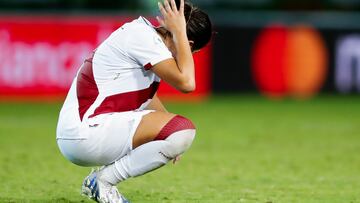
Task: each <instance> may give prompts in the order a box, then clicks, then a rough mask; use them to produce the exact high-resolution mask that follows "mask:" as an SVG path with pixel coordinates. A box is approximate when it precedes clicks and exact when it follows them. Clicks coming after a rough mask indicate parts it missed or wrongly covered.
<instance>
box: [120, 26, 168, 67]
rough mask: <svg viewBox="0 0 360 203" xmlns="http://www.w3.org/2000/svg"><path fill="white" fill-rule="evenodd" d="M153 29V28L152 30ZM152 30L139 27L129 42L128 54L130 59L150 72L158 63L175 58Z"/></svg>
mask: <svg viewBox="0 0 360 203" xmlns="http://www.w3.org/2000/svg"><path fill="white" fill-rule="evenodd" d="M151 29H152V28H151ZM151 29H150V28H148V27H146V26H144V27H141V26H139V27H138V28H136V29H134V30H133V34H132V35H131V36H130V37H129V39H128V41H127V52H128V54H129V56H130V57H132V58H133V59H135V60H136V61H137V62H138V63H139V64H141V65H142V66H143V67H144V68H145V70H150V69H151V68H152V67H153V66H154V65H156V64H157V63H159V62H161V61H164V60H166V59H170V58H173V57H172V54H171V52H170V51H169V49H168V48H167V47H166V46H165V44H164V42H163V41H162V39H161V37H160V36H159V35H158V34H157V33H156V32H155V31H154V30H151Z"/></svg>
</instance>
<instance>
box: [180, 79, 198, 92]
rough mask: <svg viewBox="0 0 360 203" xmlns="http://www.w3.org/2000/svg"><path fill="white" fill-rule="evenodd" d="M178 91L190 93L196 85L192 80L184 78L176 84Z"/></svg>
mask: <svg viewBox="0 0 360 203" xmlns="http://www.w3.org/2000/svg"><path fill="white" fill-rule="evenodd" d="M178 89H179V91H181V92H182V93H186V94H187V93H191V92H193V91H195V89H196V85H195V81H194V80H186V81H183V82H181V84H180V85H179V86H178Z"/></svg>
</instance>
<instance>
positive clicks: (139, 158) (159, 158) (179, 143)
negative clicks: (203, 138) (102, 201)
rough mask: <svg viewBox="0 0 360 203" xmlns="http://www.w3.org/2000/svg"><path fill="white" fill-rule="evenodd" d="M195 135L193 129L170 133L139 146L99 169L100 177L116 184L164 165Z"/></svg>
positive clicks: (188, 144) (184, 147)
mask: <svg viewBox="0 0 360 203" xmlns="http://www.w3.org/2000/svg"><path fill="white" fill-rule="evenodd" d="M194 137H195V130H194V129H186V130H181V131H178V132H175V133H173V134H171V135H170V136H169V137H168V138H167V139H166V140H159V141H152V142H149V143H146V144H143V145H141V146H139V147H138V148H136V149H134V150H132V151H130V152H129V154H127V155H125V156H124V157H122V158H121V159H119V160H117V161H116V162H115V163H113V164H111V165H108V166H106V167H105V168H103V169H102V170H101V171H100V176H99V177H100V179H102V180H104V181H106V182H108V183H110V184H112V185H116V184H118V183H119V182H122V181H124V180H126V179H128V178H130V177H136V176H140V175H143V174H145V173H148V172H150V171H153V170H155V169H157V168H160V167H161V166H164V165H165V164H166V163H168V162H169V161H170V160H172V159H174V158H175V157H176V156H178V155H181V154H182V153H184V152H185V151H186V150H187V149H188V148H189V147H190V145H191V143H192V141H193V139H194Z"/></svg>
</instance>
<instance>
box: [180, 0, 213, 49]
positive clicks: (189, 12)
mask: <svg viewBox="0 0 360 203" xmlns="http://www.w3.org/2000/svg"><path fill="white" fill-rule="evenodd" d="M175 2H176V4H177V7H178V8H179V7H180V0H176V1H175ZM184 15H185V20H186V34H187V36H188V39H189V40H191V41H194V44H193V46H192V50H199V49H201V48H203V47H205V46H206V44H207V43H209V41H210V40H211V37H212V34H213V31H212V24H211V21H210V18H209V16H208V14H206V13H205V12H204V11H202V10H200V9H199V8H197V7H195V6H194V5H192V4H191V3H190V2H189V1H185V7H184Z"/></svg>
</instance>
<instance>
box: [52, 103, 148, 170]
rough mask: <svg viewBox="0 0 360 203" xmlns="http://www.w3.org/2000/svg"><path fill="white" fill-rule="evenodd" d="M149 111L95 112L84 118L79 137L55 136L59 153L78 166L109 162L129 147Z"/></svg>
mask: <svg viewBox="0 0 360 203" xmlns="http://www.w3.org/2000/svg"><path fill="white" fill-rule="evenodd" d="M151 112H153V111H152V110H142V111H129V112H121V113H111V114H103V115H98V116H96V117H94V118H91V119H88V120H85V121H83V123H82V126H81V127H80V130H79V131H80V134H81V136H80V137H81V139H61V138H58V139H57V143H58V146H59V148H60V151H61V153H62V154H63V155H64V156H65V157H66V158H67V159H68V160H70V161H71V162H73V163H74V164H77V165H80V166H103V165H108V164H111V163H113V162H115V161H116V160H118V159H120V158H121V157H123V156H125V155H126V154H127V153H128V152H130V151H131V150H132V140H133V137H134V134H135V131H136V129H137V127H138V125H139V123H140V121H141V119H142V117H143V116H144V115H146V114H148V113H151Z"/></svg>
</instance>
